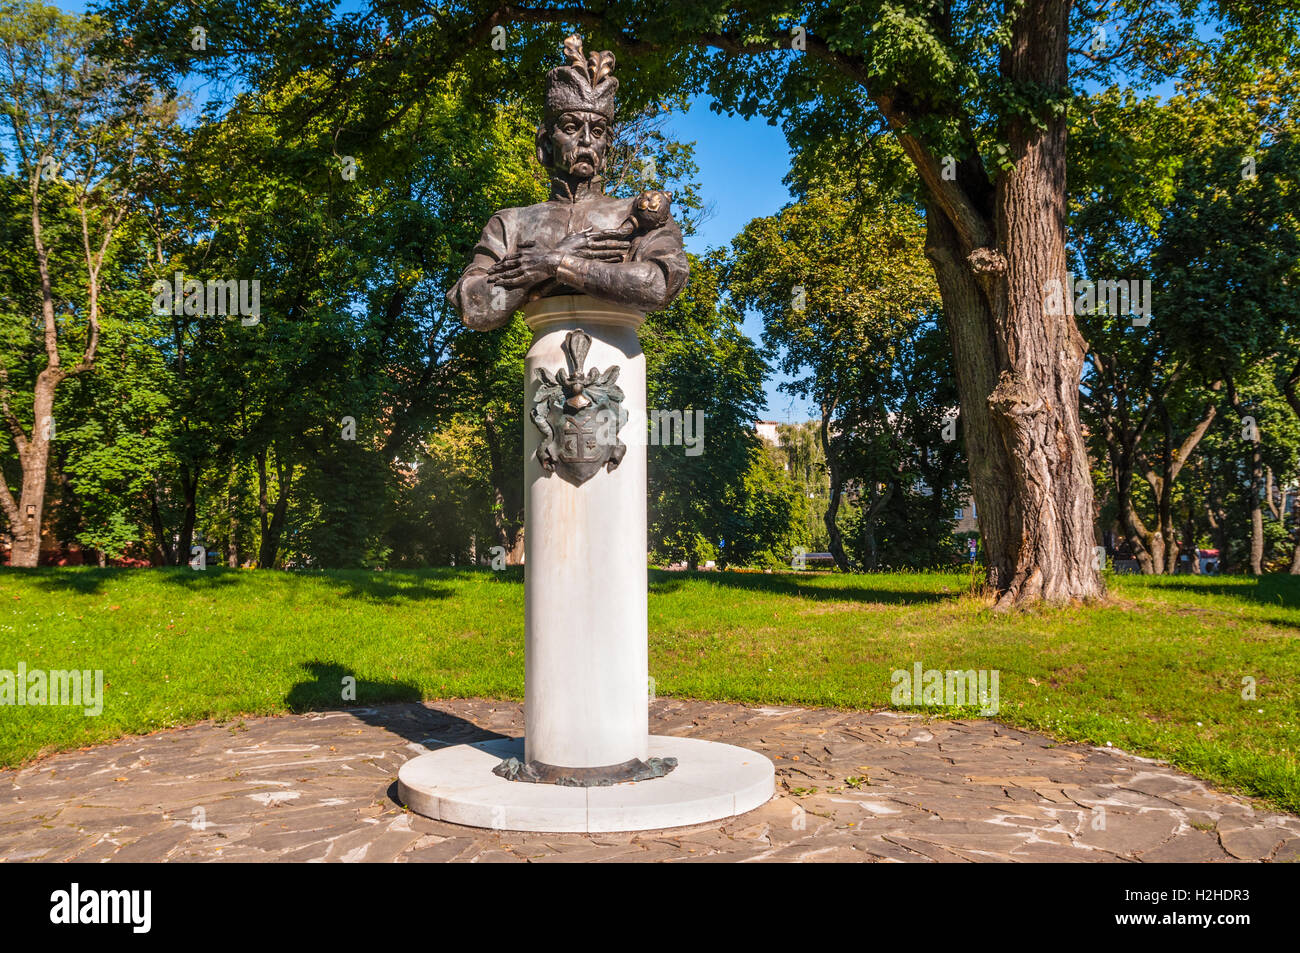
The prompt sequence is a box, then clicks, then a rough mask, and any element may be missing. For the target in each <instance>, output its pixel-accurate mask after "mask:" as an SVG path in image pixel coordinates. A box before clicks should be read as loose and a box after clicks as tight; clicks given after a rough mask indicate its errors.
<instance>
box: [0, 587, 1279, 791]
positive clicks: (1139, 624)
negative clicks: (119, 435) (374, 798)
mask: <svg viewBox="0 0 1300 953" xmlns="http://www.w3.org/2000/svg"><path fill="white" fill-rule="evenodd" d="M968 582H969V577H968V575H967V574H965V573H940V572H934V573H880V574H862V575H840V574H828V573H773V574H767V573H669V572H659V571H652V572H651V584H650V590H651V591H650V603H649V611H650V674H651V675H652V677H653V678H654V683H655V690H656V692H657V693H658V694H660V695H670V696H678V697H688V698H697V699H702V700H715V701H730V702H739V703H743V704H750V705H803V706H822V707H831V708H839V709H875V708H890V707H900V706H896V705H892V704H891V695H892V693H893V688H894V685H895V679H893V678H892V673H893V672H895V671H910V670H911V669H912V668H913V667H914V665H915V664H916V663H920V664H921V665H922V667H923V668H924V669H925V670H940V671H946V670H949V669H953V670H976V671H980V670H984V671H997V672H998V673H999V698H998V701H999V707H998V711H997V713H996V714H995V715H993V716H991V717H993V718H994V720H997V721H1000V722H1003V723H1005V724H1008V725H1012V726H1015V727H1019V728H1029V729H1035V730H1039V731H1042V732H1044V733H1046V734H1048V735H1050V736H1052V737H1053V738H1055V739H1057V740H1060V741H1069V742H1084V743H1089V744H1097V745H1103V746H1104V745H1106V744H1107V743H1109V744H1111V745H1113V746H1114V747H1117V748H1121V749H1124V750H1126V751H1129V752H1132V753H1134V754H1139V755H1144V756H1148V757H1156V758H1161V759H1164V760H1167V761H1169V762H1170V763H1171V764H1173V765H1175V766H1177V767H1179V768H1182V769H1183V770H1186V771H1188V772H1189V773H1191V774H1193V775H1196V776H1197V777H1200V778H1202V779H1204V780H1207V781H1210V782H1213V783H1215V784H1218V785H1220V786H1221V787H1223V788H1225V789H1227V790H1231V791H1234V792H1236V793H1241V794H1246V795H1249V796H1254V797H1259V798H1261V799H1262V800H1264V801H1266V802H1267V803H1268V804H1270V805H1271V806H1273V807H1277V808H1281V809H1283V810H1289V811H1292V812H1297V813H1300V766H1298V764H1297V756H1296V752H1297V751H1300V578H1295V577H1290V576H1282V575H1278V576H1265V577H1263V578H1261V579H1259V580H1255V579H1250V578H1245V577H1209V578H1201V577H1191V576H1176V577H1139V576H1128V577H1112V578H1111V580H1110V582H1111V599H1110V600H1109V601H1108V602H1107V603H1106V604H1103V605H1098V606H1089V607H1071V608H1060V609H1054V608H1053V609H1049V608H1041V609H1036V610H1030V611H1027V612H1018V613H995V612H992V611H990V610H989V609H988V608H987V607H986V606H985V605H984V603H983V602H981V601H980V600H978V599H976V598H973V597H971V596H969V595H968V594H967V593H968V589H969V584H968ZM575 624H579V625H584V624H585V625H590V626H592V627H593V628H594V629H595V630H596V633H597V637H598V630H599V625H600V623H599V619H598V615H597V614H591V615H590V616H588V615H586V614H584V613H576V614H575ZM523 655H524V653H523V585H522V572H521V571H519V570H513V569H512V570H507V571H505V572H499V573H493V572H491V571H490V570H478V569H428V570H416V571H389V572H368V571H362V570H339V571H324V572H309V573H285V572H279V573H277V572H253V571H240V570H227V569H221V568H209V569H207V570H205V571H203V572H196V571H193V570H190V569H153V570H129V569H123V570H117V569H106V570H105V569H93V568H75V569H40V570H0V672H3V671H14V670H16V668H17V666H18V664H19V663H23V664H24V665H25V667H26V668H27V670H28V671H29V672H30V671H33V670H43V671H54V670H61V669H62V670H66V669H74V668H75V669H90V670H95V669H100V670H102V671H103V672H104V701H103V705H104V710H103V712H102V714H100V715H98V716H95V717H87V716H85V715H84V714H83V713H82V710H81V709H80V708H72V707H58V706H51V705H45V706H12V707H10V706H4V707H0V765H15V764H22V763H27V762H30V761H32V760H34V759H37V758H39V757H40V756H41V755H43V754H47V753H51V752H53V751H56V750H63V749H68V748H77V747H81V746H85V745H90V744H97V743H102V742H106V741H109V740H112V739H114V738H118V737H121V736H123V735H128V734H142V733H147V732H151V731H155V730H158V729H161V728H169V727H176V726H180V725H187V724H194V723H197V722H200V721H204V720H206V719H215V720H217V721H230V720H233V719H237V718H238V717H239V716H241V715H269V714H277V713H283V712H287V711H305V710H311V709H318V708H340V707H345V706H346V705H349V704H357V705H370V704H377V703H382V702H385V701H415V700H433V699H437V698H442V697H484V698H508V699H512V700H516V701H517V700H520V699H521V698H522V697H523ZM349 679H353V680H355V685H354V687H353V688H350V687H349V682H348V680H349ZM0 688H2V686H0ZM904 710H913V711H921V712H923V713H925V714H928V715H932V716H934V717H937V718H953V717H958V718H969V717H980V716H979V714H978V706H977V705H967V706H965V707H961V708H944V707H936V706H929V707H922V708H911V707H910V706H909V707H906V708H905V709H904Z"/></svg>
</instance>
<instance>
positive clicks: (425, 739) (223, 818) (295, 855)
mask: <svg viewBox="0 0 1300 953" xmlns="http://www.w3.org/2000/svg"><path fill="white" fill-rule="evenodd" d="M522 728H523V716H522V712H521V709H520V706H519V705H518V704H515V703H511V702H500V701H491V700H482V699H470V700H451V701H440V702H430V703H426V704H424V705H419V704H403V705H387V706H383V707H380V708H370V709H365V708H353V709H348V710H345V711H332V712H320V713H311V714H303V715H292V716H284V717H277V718H246V719H243V720H240V721H235V722H228V723H225V724H214V723H211V722H209V723H205V724H201V725H197V726H194V727H191V728H182V729H176V730H172V731H163V732H158V733H156V734H153V735H148V736H144V737H134V738H128V739H124V740H121V741H118V742H115V743H113V744H109V745H103V746H100V747H95V748H89V749H85V750H82V751H70V752H64V753H62V754H57V755H54V756H51V757H48V758H45V759H42V760H40V761H38V762H36V763H35V764H33V765H30V766H28V767H26V768H23V769H21V770H7V771H0V792H3V793H0V860H4V861H16V860H42V861H67V860H73V861H107V860H113V861H161V860H169V861H221V860H232V861H272V860H275V861H343V862H349V861H351V862H356V861H399V862H407V863H417V862H426V861H429V862H434V861H478V862H487V861H527V860H531V861H557V860H558V861H608V860H613V861H631V860H639V861H652V860H664V861H668V860H674V861H676V860H705V861H718V860H723V861H923V862H924V861H928V862H935V861H938V862H967V861H1119V862H1125V861H1129V862H1131V861H1147V862H1149V861H1234V860H1237V861H1259V860H1271V861H1295V860H1297V859H1300V818H1297V817H1293V816H1291V815H1287V814H1277V813H1270V812H1267V811H1262V810H1256V809H1254V808H1253V807H1252V806H1251V805H1250V803H1249V802H1247V801H1246V800H1243V799H1241V798H1237V797H1232V796H1230V795H1226V794H1222V793H1219V792H1217V791H1214V790H1212V789H1211V788H1209V787H1208V786H1206V785H1205V784H1203V783H1201V782H1200V781H1197V780H1195V779H1194V778H1191V777H1189V776H1187V775H1186V774H1183V773H1181V772H1179V771H1176V770H1174V769H1172V768H1170V767H1168V766H1166V765H1163V764H1161V763H1159V762H1154V761H1150V760H1146V759H1142V758H1136V757H1132V756H1130V755H1126V754H1124V753H1122V752H1119V751H1117V750H1114V749H1107V748H1089V747H1083V746H1078V745H1066V744H1056V743H1054V742H1053V741H1052V740H1051V739H1049V738H1046V737H1044V736H1042V735H1039V734H1035V733H1033V732H1027V731H1019V730H1016V729H1011V728H1007V727H1005V726H1002V725H999V724H997V723H995V722H991V721H983V720H974V721H927V720H925V719H923V718H921V717H919V716H910V715H902V714H898V713H891V712H844V711H830V710H825V709H803V708H746V707H743V706H740V705H727V704H718V703H710V702H695V701H681V700H676V699H661V700H659V701H657V702H656V703H654V704H653V705H652V707H651V730H652V731H653V732H654V733H655V734H665V735H689V736H692V737H700V738H709V739H714V740H718V741H727V742H731V743H733V744H739V745H744V746H747V747H751V748H753V749H755V750H757V751H761V752H763V753H764V754H766V755H768V756H769V757H770V758H772V759H773V761H774V763H775V764H776V767H777V788H778V790H777V796H776V797H774V798H773V799H772V800H771V801H769V802H768V803H767V804H766V805H765V806H764V807H762V808H759V809H758V810H756V811H753V812H751V813H749V814H746V815H743V816H742V817H739V818H734V819H732V820H730V821H727V822H725V823H715V824H707V825H700V826H697V827H690V828H678V829H675V830H668V831H650V832H642V833H636V834H603V835H582V834H522V833H517V832H509V831H486V830H476V829H471V828H465V827H458V826H455V825H452V824H445V823H442V822H439V821H431V820H428V819H427V818H423V817H420V816H419V815H417V814H414V813H411V812H409V811H406V810H404V809H403V808H402V806H401V805H399V804H398V803H396V802H395V801H394V796H395V794H396V783H395V780H396V777H397V769H398V767H399V766H400V765H401V764H402V763H403V762H404V761H406V760H407V759H408V758H411V757H413V756H414V755H416V754H420V753H423V752H424V751H426V750H429V749H430V748H435V747H438V746H439V745H441V744H447V743H458V742H463V741H474V740H479V739H483V738H489V737H494V736H496V735H502V734H503V735H518V734H521V733H522Z"/></svg>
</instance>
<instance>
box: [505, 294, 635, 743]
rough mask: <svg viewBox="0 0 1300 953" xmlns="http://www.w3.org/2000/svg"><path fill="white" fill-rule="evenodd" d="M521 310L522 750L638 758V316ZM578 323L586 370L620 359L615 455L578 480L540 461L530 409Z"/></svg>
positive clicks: (600, 307)
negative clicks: (544, 373)
mask: <svg viewBox="0 0 1300 953" xmlns="http://www.w3.org/2000/svg"><path fill="white" fill-rule="evenodd" d="M524 318H525V320H526V321H527V323H528V326H529V327H530V328H532V330H533V345H532V347H531V349H529V351H528V358H527V371H526V373H527V383H526V385H525V396H524V486H525V529H524V547H525V557H524V600H525V602H524V605H525V608H524V626H525V633H526V650H525V690H524V721H525V745H526V753H525V760H526V761H536V762H541V763H542V764H547V765H554V766H558V767H577V768H594V767H605V766H609V765H616V764H622V763H624V762H626V761H629V760H631V759H634V758H636V759H640V760H645V759H646V758H647V757H648V753H649V752H648V748H649V722H648V706H647V677H648V671H647V658H646V653H647V648H646V591H647V584H648V578H647V571H646V440H645V436H644V434H643V433H642V432H641V430H644V426H645V419H646V416H645V413H646V409H645V401H646V392H645V385H646V377H645V373H646V372H645V356H644V355H643V354H642V353H641V344H640V341H639V340H638V338H637V329H638V328H639V327H640V326H641V322H642V321H643V320H644V318H645V316H644V315H643V314H642V313H641V312H639V311H635V310H633V309H630V308H624V307H620V306H618V305H613V304H609V303H607V302H603V301H599V300H597V299H595V298H591V297H588V296H585V295H571V296H564V297H556V298H544V299H542V300H540V301H536V302H533V303H532V304H530V305H528V306H527V307H526V308H525V309H524ZM577 329H581V330H583V331H585V332H586V333H587V334H588V335H590V337H591V349H590V351H589V352H588V354H587V359H586V364H585V367H586V368H593V367H594V368H597V369H599V370H601V371H604V370H605V369H606V368H607V367H609V365H611V364H617V365H618V367H619V376H618V386H619V387H621V388H622V390H623V393H624V395H625V397H624V401H623V409H624V410H625V411H627V413H628V423H627V424H625V425H624V426H623V428H622V429H621V430H620V431H619V434H618V436H619V438H620V439H621V440H622V441H623V443H624V444H626V446H627V452H626V455H625V456H624V457H623V460H622V462H621V463H620V464H619V465H618V467H616V468H615V469H614V470H613V471H612V472H609V471H607V470H605V469H603V468H602V469H601V470H600V471H599V472H598V473H596V474H595V475H594V476H592V477H591V478H590V479H589V480H587V481H586V482H585V483H583V484H582V485H581V486H574V485H573V484H571V483H570V482H568V481H567V480H565V479H563V478H561V477H560V475H559V474H557V473H548V472H546V471H545V470H543V469H542V467H541V465H540V464H539V463H538V461H537V456H536V451H537V448H538V445H539V444H540V443H541V433H540V432H539V431H538V429H537V427H536V426H535V425H534V424H533V421H532V419H531V418H530V416H529V414H530V412H531V410H532V407H533V394H534V393H535V392H536V390H537V386H538V385H537V380H536V377H537V375H536V374H535V373H534V371H535V369H537V368H545V369H546V370H548V371H550V372H551V373H555V372H556V371H557V370H559V369H561V368H563V369H565V370H567V369H568V364H567V359H566V357H565V353H564V351H563V350H562V348H561V345H562V344H563V343H564V339H565V335H567V334H568V333H569V332H570V331H573V330H577ZM636 428H640V429H636ZM634 430H635V432H631V431H634Z"/></svg>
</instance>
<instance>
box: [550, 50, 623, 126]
mask: <svg viewBox="0 0 1300 953" xmlns="http://www.w3.org/2000/svg"><path fill="white" fill-rule="evenodd" d="M564 59H565V64H564V65H563V66H557V67H555V68H554V69H552V70H551V71H550V72H549V73H547V74H546V120H547V122H552V121H554V120H555V119H557V118H559V117H560V116H561V115H563V114H564V113H566V112H591V113H597V114H598V115H601V116H604V117H605V119H606V120H607V121H610V122H612V121H613V120H614V94H615V92H617V91H618V80H617V79H616V78H615V77H614V75H613V74H614V62H615V60H614V54H613V53H611V52H610V51H609V50H602V51H601V52H599V53H592V54H591V55H590V56H587V55H586V54H585V53H584V52H583V49H582V37H580V36H578V35H577V34H576V33H575V34H574V35H573V36H570V37H569V38H568V39H566V40H565V41H564Z"/></svg>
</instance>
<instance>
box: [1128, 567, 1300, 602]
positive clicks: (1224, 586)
mask: <svg viewBox="0 0 1300 953" xmlns="http://www.w3.org/2000/svg"><path fill="white" fill-rule="evenodd" d="M1238 578H1240V577H1238ZM1144 582H1149V584H1150V588H1152V589H1161V590H1164V589H1173V590H1176V591H1178V592H1186V593H1188V594H1191V595H1204V596H1218V597H1227V598H1230V599H1237V600H1240V601H1241V602H1253V603H1255V604H1257V605H1268V606H1282V607H1283V608H1287V609H1296V608H1300V576H1291V575H1285V574H1282V573H1271V574H1269V575H1265V576H1260V577H1259V578H1258V579H1253V580H1252V579H1240V581H1238V582H1194V581H1192V579H1190V578H1189V579H1186V580H1184V579H1182V578H1179V577H1173V578H1170V577H1168V576H1164V577H1161V576H1154V577H1150V579H1149V580H1144Z"/></svg>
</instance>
